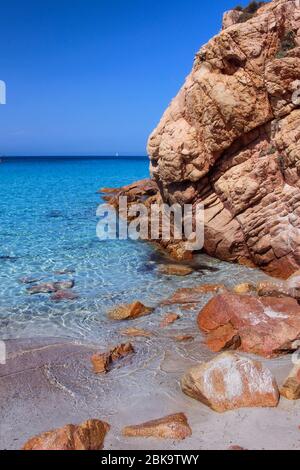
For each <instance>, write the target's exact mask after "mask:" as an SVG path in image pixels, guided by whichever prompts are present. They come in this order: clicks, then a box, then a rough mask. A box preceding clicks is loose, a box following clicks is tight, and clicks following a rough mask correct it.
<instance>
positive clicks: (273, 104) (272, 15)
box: [148, 0, 300, 278]
mask: <svg viewBox="0 0 300 470" xmlns="http://www.w3.org/2000/svg"><path fill="white" fill-rule="evenodd" d="M255 10H257V11H255ZM299 89H300V1H299V0H273V1H272V2H270V3H266V4H263V5H259V8H258V9H257V8H254V10H253V11H252V10H251V8H250V10H242V9H241V8H240V9H236V10H233V11H231V12H227V13H225V15H224V19H223V29H222V31H221V32H220V34H218V35H217V36H215V37H213V38H212V39H211V41H209V42H208V44H206V45H205V46H203V47H202V48H201V49H200V51H199V52H198V53H197V54H196V57H195V60H194V64H193V68H192V71H191V73H190V75H189V76H188V77H187V79H186V81H185V83H184V85H183V87H182V88H181V90H180V91H179V93H178V95H177V96H176V98H175V99H174V100H173V101H172V103H171V104H170V106H169V107H168V109H167V110H166V112H165V113H164V115H163V117H162V119H161V121H160V123H159V125H158V127H157V128H156V129H155V130H154V132H153V133H152V135H151V136H150V139H149V142H148V152H149V155H150V160H151V174H152V177H153V178H154V179H155V181H156V183H157V186H158V188H159V192H160V195H159V197H160V196H161V197H162V200H163V201H164V202H168V203H175V202H177V203H180V204H182V205H183V204H185V203H189V204H190V203H192V204H196V203H197V202H202V203H203V204H204V207H205V251H206V252H207V253H208V254H210V255H212V256H215V257H217V258H220V259H223V260H228V261H235V262H240V263H246V264H250V265H256V266H259V267H261V268H262V269H264V270H266V271H267V272H269V273H270V274H272V275H275V276H280V277H285V278H286V277H288V276H289V275H291V274H292V273H293V272H294V271H296V270H298V269H299V268H300V191H299V189H300V180H299V176H300V109H299V105H300V99H299V97H300V92H299Z"/></svg>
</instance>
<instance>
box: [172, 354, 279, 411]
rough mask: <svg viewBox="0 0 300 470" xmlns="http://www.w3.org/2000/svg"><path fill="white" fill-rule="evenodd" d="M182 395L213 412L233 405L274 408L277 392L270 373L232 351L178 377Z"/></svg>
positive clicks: (277, 397)
mask: <svg viewBox="0 0 300 470" xmlns="http://www.w3.org/2000/svg"><path fill="white" fill-rule="evenodd" d="M181 387H182V390H183V392H184V393H185V394H187V395H188V396H190V397H192V398H195V399H196V400H199V401H200V402H202V403H204V404H205V405H207V406H209V407H210V408H212V409H213V410H214V411H217V412H219V413H223V412H224V411H229V410H233V409H236V408H250V407H275V406H277V404H278V401H279V391H278V387H277V384H276V381H275V379H274V377H273V376H272V374H271V372H270V371H269V370H268V369H267V368H265V367H264V366H263V365H262V364H261V363H260V362H257V361H252V360H251V359H248V358H245V357H241V356H239V355H238V354H234V353H223V354H221V355H219V356H217V357H215V358H214V359H213V360H212V361H210V362H207V363H203V364H200V365H199V366H196V367H193V368H192V369H190V370H189V371H188V372H187V373H186V374H185V375H184V377H183V378H182V380H181Z"/></svg>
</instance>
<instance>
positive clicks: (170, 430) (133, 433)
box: [122, 413, 192, 440]
mask: <svg viewBox="0 0 300 470" xmlns="http://www.w3.org/2000/svg"><path fill="white" fill-rule="evenodd" d="M122 434H123V435H124V436H126V437H154V438H162V439H176V440H183V439H185V438H186V437H189V436H191V435H192V430H191V428H190V426H189V424H188V421H187V418H186V416H185V414H184V413H177V414H173V415H169V416H166V417H164V418H160V419H155V420H153V421H148V422H147V423H143V424H138V425H135V426H127V427H125V428H124V429H123V432H122Z"/></svg>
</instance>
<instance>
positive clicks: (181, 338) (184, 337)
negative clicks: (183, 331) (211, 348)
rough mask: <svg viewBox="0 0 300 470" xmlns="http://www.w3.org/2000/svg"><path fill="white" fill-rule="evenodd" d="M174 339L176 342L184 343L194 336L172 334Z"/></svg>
mask: <svg viewBox="0 0 300 470" xmlns="http://www.w3.org/2000/svg"><path fill="white" fill-rule="evenodd" d="M174 339H175V341H178V343H184V342H187V341H192V340H193V339H194V336H192V335H178V336H174Z"/></svg>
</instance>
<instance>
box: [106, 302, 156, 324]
mask: <svg viewBox="0 0 300 470" xmlns="http://www.w3.org/2000/svg"><path fill="white" fill-rule="evenodd" d="M153 310H154V309H153V308H150V307H145V305H143V304H142V303H141V302H138V301H136V302H133V303H132V304H125V305H119V306H118V307H116V308H114V309H113V310H110V311H109V312H108V314H107V315H108V318H110V320H132V319H134V318H139V317H142V316H144V315H149V314H150V313H152V312H153Z"/></svg>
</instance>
